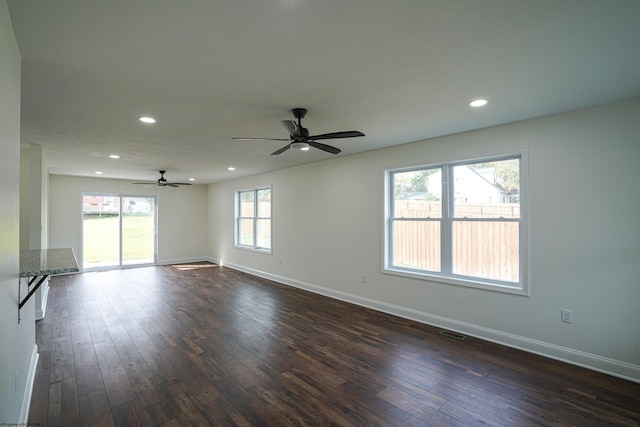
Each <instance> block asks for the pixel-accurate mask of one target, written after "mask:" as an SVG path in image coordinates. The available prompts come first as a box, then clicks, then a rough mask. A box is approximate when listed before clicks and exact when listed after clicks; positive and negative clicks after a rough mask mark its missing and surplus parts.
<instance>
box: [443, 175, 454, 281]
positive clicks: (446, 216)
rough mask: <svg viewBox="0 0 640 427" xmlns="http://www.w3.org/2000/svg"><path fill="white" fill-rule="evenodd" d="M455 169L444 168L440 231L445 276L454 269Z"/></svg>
mask: <svg viewBox="0 0 640 427" xmlns="http://www.w3.org/2000/svg"><path fill="white" fill-rule="evenodd" d="M452 171H453V168H451V167H449V165H443V166H442V201H441V202H442V223H441V229H440V239H441V245H440V247H441V249H442V251H441V254H440V257H441V258H440V259H441V266H440V268H441V270H442V273H443V274H451V272H452V270H453V268H452V264H453V261H452V254H453V248H452V246H453V244H452V221H451V218H452V217H453V196H452V193H453V176H452V175H453V172H452Z"/></svg>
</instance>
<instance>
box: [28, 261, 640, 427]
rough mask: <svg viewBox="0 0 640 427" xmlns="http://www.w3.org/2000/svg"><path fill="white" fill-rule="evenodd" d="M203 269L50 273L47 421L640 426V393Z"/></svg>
mask: <svg viewBox="0 0 640 427" xmlns="http://www.w3.org/2000/svg"><path fill="white" fill-rule="evenodd" d="M439 332H440V331H439V330H438V329H436V328H432V327H429V326H425V325H422V324H419V323H415V322H412V321H408V320H404V319H400V318H396V317H393V316H389V315H386V314H382V313H378V312H375V311H373V310H369V309H365V308H362V307H358V306H354V305H351V304H348V303H345V302H341V301H336V300H332V299H330V298H325V297H322V296H319V295H315V294H312V293H308V292H305V291H301V290H298V289H294V288H290V287H287V286H284V285H279V284H276V283H273V282H270V281H267V280H263V279H260V278H256V277H253V276H250V275H247V274H243V273H240V272H237V271H234V270H231V269H227V268H221V267H219V266H216V265H213V264H206V263H201V264H194V265H180V266H158V267H145V268H136V269H124V270H113V271H108V272H96V273H84V274H77V275H70V276H58V277H54V278H52V280H51V285H50V294H49V301H48V308H47V312H46V318H45V319H44V320H42V321H39V322H38V323H37V344H38V348H39V352H40V360H39V363H38V369H37V373H36V380H35V386H34V391H33V398H32V403H31V411H30V414H29V422H30V423H36V424H37V423H41V424H42V425H46V426H58V425H60V426H112V425H117V426H148V425H166V426H190V425H197V426H203V425H220V426H227V425H228V426H232V425H241V426H260V425H271V426H288V425H297V426H300V425H305V426H306V425H314V426H323V425H338V426H350V425H354V426H369V425H383V426H404V425H420V426H426V425H433V426H453V425H460V426H474V425H496V426H497V425H501V426H532V425H572V426H573V425H575V426H603V425H621V426H631V425H640V384H636V383H632V382H629V381H624V380H622V379H618V378H613V377H610V376H606V375H603V374H599V373H596V372H592V371H588V370H585V369H581V368H578V367H575V366H571V365H567V364H564V363H560V362H557V361H553V360H549V359H545V358H542V357H539V356H535V355H532V354H528V353H524V352H521V351H517V350H514V349H509V348H506V347H502V346H500V345H496V344H491V343H488V342H485V341H481V340H478V339H473V338H467V339H465V340H462V341H460V340H456V339H453V338H450V337H446V336H443V335H442V334H440V333H439Z"/></svg>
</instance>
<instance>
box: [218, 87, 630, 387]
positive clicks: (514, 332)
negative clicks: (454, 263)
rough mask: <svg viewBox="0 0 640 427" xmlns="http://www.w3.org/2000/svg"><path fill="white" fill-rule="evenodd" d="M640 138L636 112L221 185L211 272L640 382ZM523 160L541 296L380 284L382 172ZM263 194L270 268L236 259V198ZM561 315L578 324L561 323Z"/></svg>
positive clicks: (581, 116) (559, 119) (406, 148)
mask: <svg viewBox="0 0 640 427" xmlns="http://www.w3.org/2000/svg"><path fill="white" fill-rule="evenodd" d="M638 135H640V99H635V100H631V101H627V102H623V103H617V104H612V105H605V106H601V107H597V108H591V109H587V110H581V111H576V112H570V113H565V114H561V115H554V116H548V117H544V118H540V119H535V120H529V121H524V122H518V123H513V124H509V125H504V126H498V127H493V128H487V129H482V130H477V131H473V132H467V133H462V134H457V135H451V136H447V137H442V138H436V139H432V140H426V141H419V142H415V143H411V144H406V145H402V146H397V147H393V148H389V149H384V150H378V151H373V152H368V153H364V154H359V155H353V156H345V157H337V158H335V159H331V160H327V161H325V162H320V163H314V164H310V165H305V166H301V167H296V168H291V169H286V170H281V171H277V172H273V173H267V174H262V175H258V176H253V177H247V178H242V179H237V180H231V181H226V182H221V183H217V184H212V185H210V186H209V202H208V203H209V215H208V216H209V221H210V222H209V250H210V253H209V254H210V258H211V259H212V260H215V261H219V262H222V263H223V264H225V265H228V266H231V267H234V268H238V269H241V270H245V271H248V272H252V273H255V274H258V275H262V276H264V277H269V278H272V279H275V280H279V281H281V282H284V283H288V284H291V285H294V286H300V287H303V288H307V289H311V290H314V291H316V292H320V293H324V294H327V295H331V296H334V297H337V298H342V299H345V300H349V301H353V302H356V303H359V304H363V305H368V306H371V307H374V308H378V309H380V310H384V311H387V312H391V313H395V314H398V315H401V316H405V317H409V318H413V319H416V320H419V321H423V322H426V323H431V324H435V325H439V326H442V327H447V328H450V329H454V330H458V331H460V332H463V333H467V334H470V335H475V336H479V337H483V338H486V339H489V340H492V341H497V342H502V343H505V344H507V345H511V346H514V347H519V348H523V349H526V350H528V351H532V352H536V353H541V354H545V355H547V356H550V357H554V358H558V359H562V360H567V361H570V362H572V363H576V364H580V365H586V366H589V367H591V368H593V369H597V370H601V371H605V372H609V373H612V374H614V375H618V376H621V377H625V378H630V379H633V380H635V381H640V335H639V334H638V325H640V310H638V301H640V279H639V278H638V275H637V273H638V269H637V266H636V264H637V260H638V259H639V256H640V227H638V225H637V217H638V212H640V198H639V197H638V189H637V185H638V183H640V168H638V167H637V163H638V161H639V160H640V144H639V143H638ZM344 143H345V144H351V143H353V144H356V143H358V144H361V143H366V141H347V142H344ZM520 147H527V149H528V153H529V168H530V195H531V197H530V201H531V209H530V241H529V243H530V283H531V286H530V296H528V297H527V296H520V295H508V294H503V293H497V292H492V291H486V290H480V289H470V288H465V287H460V286H454V285H448V284H443V283H436V282H430V281H422V280H416V279H412V278H405V277H398V276H394V275H389V274H383V273H381V269H382V244H383V206H384V203H383V202H384V201H383V177H384V171H385V169H389V168H398V167H408V166H414V165H420V164H429V163H433V162H438V161H443V160H454V159H456V158H458V159H466V158H473V157H475V156H482V155H486V154H487V153H491V152H493V151H502V150H508V149H514V148H520ZM261 185H272V186H273V190H272V191H273V195H272V200H273V219H272V223H273V229H272V239H273V253H272V254H264V253H256V252H252V251H247V250H242V249H238V248H234V245H233V233H234V231H233V230H234V218H233V216H234V208H233V203H234V193H235V191H237V190H239V189H244V188H252V187H255V186H261ZM363 274H367V276H368V283H363V281H362V275H363ZM562 308H568V309H571V310H573V313H574V323H573V324H567V323H562V322H561V321H560V310H561V309H562Z"/></svg>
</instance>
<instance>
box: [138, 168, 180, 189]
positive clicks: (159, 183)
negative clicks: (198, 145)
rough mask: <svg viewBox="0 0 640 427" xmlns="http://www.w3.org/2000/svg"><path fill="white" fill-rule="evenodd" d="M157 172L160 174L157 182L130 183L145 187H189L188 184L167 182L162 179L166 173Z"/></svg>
mask: <svg viewBox="0 0 640 427" xmlns="http://www.w3.org/2000/svg"><path fill="white" fill-rule="evenodd" d="M158 172H160V179H158V180H157V181H148V182H132V184H141V185H146V186H150V185H157V186H158V187H179V186H181V185H191V184H189V183H188V182H168V181H167V180H166V179H165V177H164V174H165V172H166V171H158Z"/></svg>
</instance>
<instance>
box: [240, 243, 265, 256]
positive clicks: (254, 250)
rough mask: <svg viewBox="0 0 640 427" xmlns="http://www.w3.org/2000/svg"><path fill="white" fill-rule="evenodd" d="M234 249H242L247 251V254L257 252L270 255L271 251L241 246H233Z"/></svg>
mask: <svg viewBox="0 0 640 427" xmlns="http://www.w3.org/2000/svg"><path fill="white" fill-rule="evenodd" d="M234 247H235V248H236V249H243V250H245V251H249V252H258V253H261V254H268V255H271V249H265V248H254V247H253V246H243V245H235V246H234Z"/></svg>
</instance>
